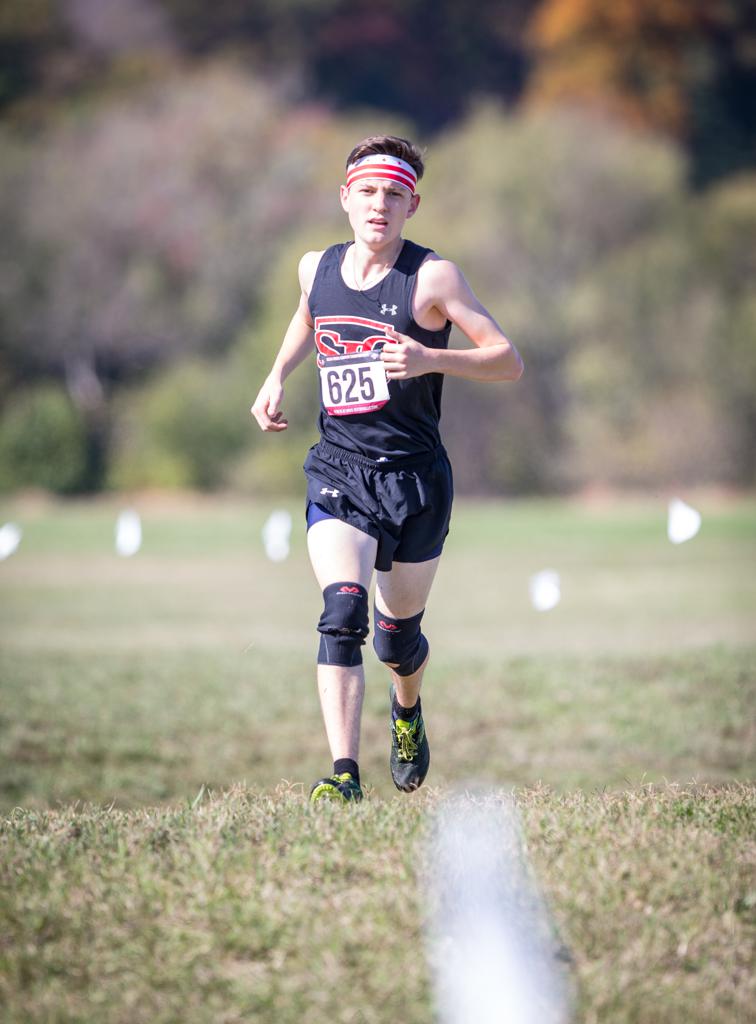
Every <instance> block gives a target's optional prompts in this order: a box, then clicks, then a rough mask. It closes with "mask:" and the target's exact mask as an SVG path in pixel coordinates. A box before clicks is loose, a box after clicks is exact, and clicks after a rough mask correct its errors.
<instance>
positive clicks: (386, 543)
mask: <svg viewBox="0 0 756 1024" xmlns="http://www.w3.org/2000/svg"><path fill="white" fill-rule="evenodd" d="M304 471H305V476H306V477H307V522H308V526H311V525H312V524H313V523H315V522H317V521H318V520H320V519H323V518H330V517H333V518H335V519H341V520H343V522H345V523H349V524H350V525H352V526H355V527H357V529H358V530H361V531H362V532H363V533H367V534H369V535H370V536H371V537H375V539H376V540H377V541H378V552H377V554H376V558H375V567H376V569H378V570H380V571H381V572H388V571H389V570H390V569H391V564H392V562H394V561H396V562H427V561H428V560H429V559H431V558H436V557H437V556H438V555H440V554H441V550H442V548H443V546H444V540H445V538H446V535H447V533H448V532H449V520H450V518H451V506H452V499H453V497H454V485H453V481H452V470H451V465H450V463H449V458H448V456H447V454H446V451H445V450H444V448H443V447H442V446H440V447H439V448H437V449H436V451H435V452H429V453H428V454H423V455H412V456H407V457H406V458H400V459H392V460H391V461H390V462H378V461H375V460H373V459H368V458H365V457H364V456H362V455H358V454H357V453H356V452H350V451H347V450H346V449H344V448H338V447H336V445H333V444H330V443H329V442H327V441H320V442H319V443H318V444H316V445H314V446H313V447H312V448H311V449H310V450H309V452H308V453H307V458H306V459H305V464H304Z"/></svg>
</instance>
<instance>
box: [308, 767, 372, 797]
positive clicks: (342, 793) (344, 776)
mask: <svg viewBox="0 0 756 1024" xmlns="http://www.w3.org/2000/svg"><path fill="white" fill-rule="evenodd" d="M319 800H326V801H333V802H335V803H342V804H346V803H349V802H350V801H358V800H362V790H361V789H360V784H359V782H358V781H357V780H356V779H355V778H354V777H353V776H352V775H350V774H349V772H342V773H341V775H329V776H328V778H325V779H318V781H317V782H316V783H315V784H314V785H313V787H312V789H311V790H310V803H311V804H314V803H317V802H318V801H319Z"/></svg>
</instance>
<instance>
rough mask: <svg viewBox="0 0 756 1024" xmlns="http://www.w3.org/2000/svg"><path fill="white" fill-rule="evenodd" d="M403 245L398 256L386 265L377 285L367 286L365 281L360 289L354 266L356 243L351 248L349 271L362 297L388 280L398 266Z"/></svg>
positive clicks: (377, 299)
mask: <svg viewBox="0 0 756 1024" xmlns="http://www.w3.org/2000/svg"><path fill="white" fill-rule="evenodd" d="M403 245H404V242H402V244H401V246H400V247H399V249H398V250H397V252H396V255H395V256H394V258H393V260H392V261H391V263H386V264H384V270H383V274H382V276H381V277H380V278H379V279H378V280H377V281H376V282H375V284H370V285H366V283H365V281H363V282H362V287H361V288H360V285H359V282H358V281H357V273H356V269H355V264H354V243H352V245H351V246H350V249H351V250H352V260H351V263H350V265H349V270H350V273H351V275H352V281H353V282H354V287H355V289H356V290H357V291H358V292H359V293H360V295H364V294H365V292H366V291H370V289H371V288H375V286H376V285H377V284H381V285H383V282H384V281H385V280H386V278H387V277H388V276H389V274H390V273H391V271H392V270H393V269H394V267H395V266H396V261H397V260H398V259H399V253H400V252H401V251H402V247H403ZM382 290H383V289H382V288H381V290H380V291H379V292H378V296H377V298H376V302H378V301H379V300H380V297H381V291H382Z"/></svg>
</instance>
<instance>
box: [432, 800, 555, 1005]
mask: <svg viewBox="0 0 756 1024" xmlns="http://www.w3.org/2000/svg"><path fill="white" fill-rule="evenodd" d="M435 825H436V827H435V834H434V836H433V839H432V842H431V848H430V858H429V871H430V875H429V886H428V888H429V908H430V918H429V936H428V950H429V956H430V961H431V968H432V970H433V973H434V974H435V982H436V984H435V989H436V1002H437V1007H438V1017H439V1020H440V1021H441V1024H566V1021H567V1020H568V1018H569V1012H568V1008H567V1007H568V998H567V985H566V982H565V978H564V974H563V972H564V964H563V963H562V964H561V965H560V964H559V962H558V959H557V958H558V956H559V954H560V952H562V951H561V950H560V949H559V947H558V944H557V943H556V941H555V937H554V935H553V932H552V928H551V925H550V923H549V919H548V915H547V913H546V908H545V906H544V904H543V902H542V900H541V898H540V896H539V895H538V892H537V890H536V887H535V884H534V881H533V879H532V876H531V872H530V869H529V866H528V863H527V858H526V856H525V850H524V840H523V836H522V832H521V829H520V824H519V821H518V817H517V811H516V808H515V806H514V801H513V800H512V799H511V798H510V797H508V796H507V795H506V794H490V795H482V796H470V795H465V796H459V797H455V798H453V799H452V800H450V801H448V802H447V803H446V804H445V805H444V806H442V808H441V810H440V811H439V813H438V815H437V819H436V823H435Z"/></svg>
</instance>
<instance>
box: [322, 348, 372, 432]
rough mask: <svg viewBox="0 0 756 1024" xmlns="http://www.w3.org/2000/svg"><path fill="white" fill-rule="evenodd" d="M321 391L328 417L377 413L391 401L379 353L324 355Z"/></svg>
mask: <svg viewBox="0 0 756 1024" xmlns="http://www.w3.org/2000/svg"><path fill="white" fill-rule="evenodd" d="M318 365H319V367H320V392H321V394H322V396H323V405H324V406H325V410H326V412H327V413H328V415H329V416H355V415H357V413H362V412H375V411H376V409H380V408H382V406H384V405H385V404H386V402H388V400H389V389H388V380H387V379H386V371H385V369H384V367H383V362H382V360H381V354H380V352H361V353H359V354H357V355H349V356H321V357H320V359H319V360H318Z"/></svg>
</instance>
